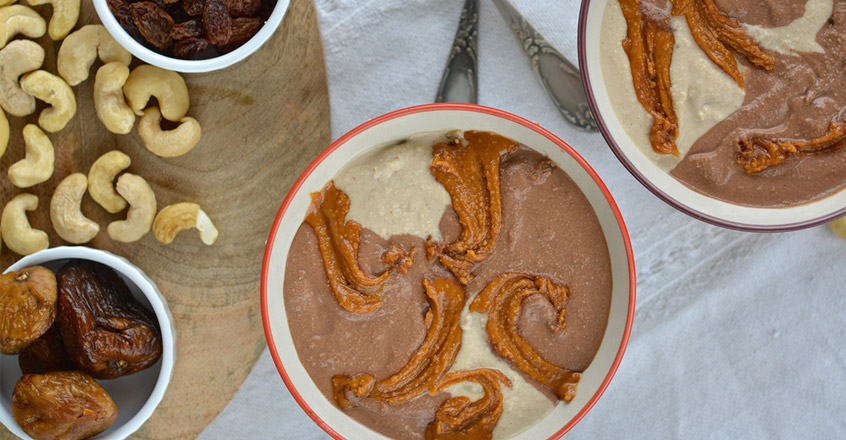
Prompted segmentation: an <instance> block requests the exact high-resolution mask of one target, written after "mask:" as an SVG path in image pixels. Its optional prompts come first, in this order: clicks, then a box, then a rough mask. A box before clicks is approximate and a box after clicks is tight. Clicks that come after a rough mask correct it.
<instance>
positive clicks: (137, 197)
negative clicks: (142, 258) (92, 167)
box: [108, 173, 156, 243]
mask: <svg viewBox="0 0 846 440" xmlns="http://www.w3.org/2000/svg"><path fill="white" fill-rule="evenodd" d="M117 192H118V194H120V195H121V196H123V198H124V199H125V200H126V201H127V202H128V203H129V211H127V213H126V220H118V221H114V222H111V223H109V227H108V233H109V237H112V240H115V241H122V242H124V243H129V242H132V241H137V240H140V239H141V237H143V236H144V235H146V234H147V233H148V232H150V228H151V227H152V226H153V218H154V217H155V216H156V194H155V193H154V192H153V188H150V184H149V183H147V181H146V180H144V178H143V177H140V176H136V175H135V174H129V173H126V174H124V175H122V176H120V178H119V179H118V181H117Z"/></svg>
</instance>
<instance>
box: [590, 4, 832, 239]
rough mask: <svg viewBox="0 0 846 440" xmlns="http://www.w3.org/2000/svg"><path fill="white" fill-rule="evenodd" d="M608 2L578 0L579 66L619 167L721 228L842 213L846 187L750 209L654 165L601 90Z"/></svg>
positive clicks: (811, 221) (795, 222) (798, 224)
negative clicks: (801, 200) (801, 201)
mask: <svg viewBox="0 0 846 440" xmlns="http://www.w3.org/2000/svg"><path fill="white" fill-rule="evenodd" d="M607 6H608V0H582V7H581V12H580V15H579V43H578V52H579V67H580V68H581V74H582V83H583V84H584V86H585V95H586V96H587V100H588V103H589V104H590V108H591V111H592V112H593V116H594V118H596V122H597V124H598V125H599V130H600V131H601V132H602V136H603V137H605V141H606V142H607V143H608V145H609V146H610V147H611V150H612V151H613V152H614V154H615V155H616V156H617V158H618V159H619V160H620V162H621V163H622V164H623V166H624V167H626V169H627V170H629V172H630V173H631V174H632V176H634V177H635V178H636V179H637V180H638V181H640V183H641V184H643V186H645V187H646V188H647V189H648V190H650V191H652V193H653V194H655V195H656V196H658V197H659V198H660V199H661V200H663V201H665V202H667V203H668V204H669V205H670V206H673V207H674V208H676V209H678V210H679V211H682V212H684V213H685V214H688V215H690V216H692V217H694V218H696V219H699V220H702V221H704V222H707V223H711V224H713V225H717V226H722V227H724V228H731V229H737V230H742V231H753V232H785V231H793V230H797V229H803V228H809V227H812V226H816V225H819V224H822V223H826V222H829V221H832V220H834V219H836V218H838V217H841V216H843V215H846V191H840V192H838V193H836V194H833V195H830V196H828V197H824V198H822V199H819V200H816V201H813V202H810V203H806V204H802V205H797V206H791V207H786V208H755V207H750V206H741V205H736V204H734V203H728V202H725V201H722V200H718V199H716V198H714V197H710V196H707V195H705V194H703V193H700V192H698V191H696V190H693V189H691V188H690V187H688V186H687V185H685V184H683V183H681V182H680V181H678V180H676V179H675V178H674V177H673V176H671V175H670V174H669V173H667V172H666V171H664V170H663V169H661V168H660V167H658V165H656V164H655V162H654V161H653V160H652V159H651V158H649V157H648V156H647V155H646V154H644V153H643V151H642V150H641V149H639V148H638V147H637V146H636V145H635V143H634V142H633V141H632V140H631V138H630V137H629V135H628V134H626V131H625V128H624V125H625V124H624V123H623V122H624V121H620V119H619V118H617V114H616V113H615V111H614V107H613V106H612V104H611V100H612V99H613V97H611V96H609V95H608V90H607V89H606V88H605V78H604V76H603V72H602V62H601V60H600V36H601V35H602V17H603V15H604V14H605V9H606V7H607Z"/></svg>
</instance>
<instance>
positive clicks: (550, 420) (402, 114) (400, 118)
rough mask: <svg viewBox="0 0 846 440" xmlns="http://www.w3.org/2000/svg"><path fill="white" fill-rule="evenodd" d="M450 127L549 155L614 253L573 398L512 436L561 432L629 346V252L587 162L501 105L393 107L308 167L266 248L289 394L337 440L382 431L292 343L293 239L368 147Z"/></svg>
mask: <svg viewBox="0 0 846 440" xmlns="http://www.w3.org/2000/svg"><path fill="white" fill-rule="evenodd" d="M451 129H461V130H470V129H475V130H488V131H494V132H497V133H499V134H501V135H503V136H507V137H509V138H511V139H514V140H517V141H519V142H521V143H523V144H525V145H528V146H529V147H531V148H533V149H535V150H537V151H539V152H541V153H544V154H546V155H547V156H549V158H550V159H552V160H553V161H555V163H556V164H558V166H559V167H560V168H561V169H563V170H564V171H565V172H566V173H567V174H569V176H570V177H571V178H572V179H573V181H575V182H576V183H577V184H578V185H579V187H580V188H581V190H582V192H584V194H585V196H586V197H587V199H588V200H589V201H590V203H591V205H592V206H593V209H594V210H595V211H596V214H597V218H598V219H599V223H600V225H601V226H602V230H603V232H604V234H605V239H606V241H607V244H608V250H609V254H610V256H611V270H612V279H613V290H612V295H611V308H610V312H609V317H608V327H607V328H606V330H605V336H604V338H603V340H602V344H601V346H600V347H599V351H598V352H597V354H596V357H595V358H594V360H593V363H592V364H591V365H590V367H589V368H588V369H587V370H585V372H584V374H583V375H582V379H581V381H580V382H579V392H578V394H577V396H576V398H575V399H574V400H573V401H572V402H570V403H567V404H565V403H560V404H559V405H557V406H556V408H555V410H553V411H552V412H551V413H550V414H549V415H548V416H547V417H545V418H544V419H543V420H541V421H540V422H539V423H537V424H536V425H534V426H533V427H531V428H529V429H528V430H527V431H525V432H524V433H522V434H521V435H519V436H517V437H516V438H520V439H532V440H534V439H540V438H558V437H560V436H562V435H564V433H565V432H567V431H568V430H570V429H571V428H572V427H573V426H574V425H575V424H576V423H578V422H579V420H581V419H582V417H584V416H585V414H587V412H588V411H589V410H590V409H591V408H592V407H593V405H594V404H595V403H596V401H597V400H599V397H600V396H601V395H602V393H603V392H604V391H605V389H606V388H607V387H608V384H609V383H610V382H611V378H612V377H613V376H614V373H615V372H616V371H617V367H618V366H619V364H620V361H621V360H622V358H623V353H624V352H625V350H626V344H627V343H628V340H629V334H630V333H631V328H632V320H633V318H634V310H635V267H634V255H633V254H632V248H631V243H630V242H629V236H628V232H627V231H626V225H625V223H624V222H623V217H622V215H621V214H620V211H619V209H617V205H616V203H614V199H613V197H611V194H610V193H609V192H608V189H607V188H606V187H605V185H604V184H603V183H602V180H601V179H600V178H599V176H598V175H597V174H596V172H594V171H593V169H592V168H591V167H590V165H588V164H587V162H585V160H584V159H582V158H581V156H579V155H578V153H576V151H575V150H573V148H571V147H570V146H569V145H567V144H566V143H565V142H564V141H562V140H561V139H559V138H557V137H556V136H555V135H553V134H552V133H550V132H548V131H546V130H544V129H543V128H541V127H540V126H538V125H537V124H535V123H533V122H530V121H527V120H525V119H523V118H520V117H518V116H514V115H512V114H510V113H507V112H504V111H502V110H496V109H493V108H488V107H482V106H477V105H469V104H432V105H424V106H419V107H411V108H407V109H403V110H397V111H395V112H392V113H388V114H386V115H384V116H381V117H378V118H376V119H373V120H371V121H369V122H366V123H364V124H363V125H361V126H359V127H358V128H356V129H354V130H352V131H351V132H349V133H347V134H346V135H344V136H343V137H341V138H340V139H338V140H337V141H336V142H335V143H333V144H332V145H331V146H330V147H329V148H327V149H326V150H325V151H324V152H323V153H321V154H320V156H318V157H317V159H315V160H314V162H312V164H311V165H309V167H308V168H307V169H306V170H305V171H304V172H303V174H302V175H301V176H300V178H299V179H298V180H297V181H296V183H295V184H294V187H293V188H292V189H291V191H290V192H289V193H288V195H287V197H285V200H284V201H283V202H282V207H281V208H280V209H279V214H278V215H277V216H276V220H275V221H274V222H273V227H272V229H271V231H270V237H269V238H268V240H267V247H266V249H265V254H264V266H263V268H262V279H261V311H262V319H263V321H264V331H265V335H266V337H267V344H268V346H269V347H270V353H271V355H272V356H273V360H274V362H275V363H276V368H277V369H278V370H279V374H280V375H281V376H282V380H284V381H285V385H287V386H288V390H290V392H291V394H292V395H293V396H294V399H296V400H297V402H298V403H299V404H300V406H301V407H302V408H303V410H305V412H306V413H307V414H308V415H309V416H310V417H311V418H312V419H313V420H314V421H315V422H316V423H317V424H318V425H319V426H320V427H321V428H323V429H324V430H325V431H326V432H327V433H328V434H329V435H331V436H332V437H334V438H336V439H343V438H347V439H384V438H386V437H384V436H382V435H380V434H378V433H376V432H375V431H372V430H370V429H369V428H367V427H365V426H364V425H361V424H359V423H358V422H356V421H355V420H353V419H352V418H350V417H348V416H346V415H345V414H344V413H343V412H342V411H341V410H340V409H338V408H337V407H335V405H333V404H332V403H331V402H330V401H329V400H327V399H326V398H325V397H324V396H323V394H322V393H321V392H320V390H318V388H317V386H316V385H315V384H314V382H312V380H311V378H310V377H309V375H308V373H307V372H306V370H305V368H304V367H303V365H302V363H301V362H300V360H299V357H298V356H297V352H296V349H295V348H294V342H293V339H292V337H291V332H290V329H289V327H288V319H287V315H286V311H285V302H284V301H283V297H282V295H283V281H284V280H283V278H284V274H285V264H286V262H287V260H288V251H289V248H290V246H291V242H292V240H293V238H294V234H295V233H296V231H297V229H298V228H299V227H300V225H301V224H302V222H303V219H304V218H305V213H306V210H307V209H308V206H309V204H310V203H311V199H310V198H309V193H311V192H315V191H319V190H320V189H321V188H322V187H323V186H324V185H325V184H326V182H328V181H329V180H330V179H332V178H333V176H334V175H335V174H337V173H338V171H340V170H341V168H343V167H344V165H346V164H347V163H349V162H350V161H351V160H353V159H354V158H355V157H356V156H358V155H359V154H361V153H363V152H365V151H367V150H368V149H369V148H371V147H375V146H378V145H383V144H385V143H388V142H391V141H398V140H400V139H403V138H406V137H407V136H409V135H411V134H414V133H419V132H428V131H446V130H451Z"/></svg>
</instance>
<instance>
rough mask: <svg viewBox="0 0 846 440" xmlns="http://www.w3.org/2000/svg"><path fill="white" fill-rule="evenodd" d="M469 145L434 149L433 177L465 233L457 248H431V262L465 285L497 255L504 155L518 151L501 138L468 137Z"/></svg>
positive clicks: (472, 134)
mask: <svg viewBox="0 0 846 440" xmlns="http://www.w3.org/2000/svg"><path fill="white" fill-rule="evenodd" d="M464 138H465V140H466V141H467V144H466V145H465V144H463V143H461V141H460V140H458V139H456V140H455V141H453V142H452V143H440V144H437V145H435V146H434V147H432V150H433V151H432V153H433V156H434V159H433V160H432V166H431V167H430V171H431V172H432V175H433V176H434V177H435V180H437V181H438V182H439V183H440V184H441V185H443V186H444V188H445V189H446V191H447V192H448V193H449V196H450V199H451V200H452V209H453V210H455V213H456V214H457V215H458V221H459V223H460V224H461V227H462V228H463V229H462V231H461V235H460V236H459V238H458V241H456V242H454V243H449V244H445V243H434V242H432V241H431V240H429V241H427V242H426V252H427V254H428V255H429V257H430V258H431V257H433V256H435V255H437V256H438V259H439V260H440V262H441V264H443V265H444V266H446V267H447V268H448V269H449V270H450V271H451V272H452V273H453V275H455V276H456V278H458V280H459V281H461V282H462V283H463V284H467V283H468V282H469V281H470V279H471V278H472V274H471V272H472V271H473V268H474V267H475V265H476V264H477V263H480V262H482V261H484V260H485V259H487V258H488V257H489V256H490V255H491V254H492V253H493V247H494V245H495V244H496V238H497V236H499V232H500V229H501V228H502V200H501V197H500V195H501V193H500V182H499V181H500V175H499V170H500V164H501V162H502V158H503V156H504V155H506V154H508V153H511V152H513V151H515V150H516V149H517V143H516V142H514V141H513V140H511V139H508V138H505V137H503V136H500V135H498V134H496V133H491V132H484V131H468V132H465V133H464Z"/></svg>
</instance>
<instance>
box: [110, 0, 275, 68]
mask: <svg viewBox="0 0 846 440" xmlns="http://www.w3.org/2000/svg"><path fill="white" fill-rule="evenodd" d="M106 2H107V0H93V3H94V9H96V10H97V15H98V16H99V17H100V21H101V22H102V23H103V26H105V27H106V29H107V30H108V31H109V33H110V34H111V35H112V37H114V39H115V40H117V42H118V43H120V45H121V46H123V47H124V48H125V49H126V50H128V51H129V52H130V53H132V55H133V56H135V57H137V58H138V59H140V60H141V61H144V62H145V63H147V64H152V65H154V66H157V67H161V68H162V69H167V70H173V71H176V72H182V73H204V72H213V71H215V70H220V69H225V68H227V67H229V66H231V65H233V64H235V63H238V62H240V61H242V60H244V59H245V58H247V57H248V56H250V55H252V54H253V53H255V52H256V51H257V50H258V49H259V48H260V47H261V46H262V45H264V43H266V42H267V41H268V40H269V39H270V37H271V36H273V34H274V33H276V30H277V29H278V28H279V25H280V24H281V23H282V19H283V18H284V17H285V14H286V13H287V11H288V7H289V6H290V0H278V1H277V3H276V7H275V8H273V12H272V13H271V14H270V17H269V18H268V19H267V21H265V22H264V24H263V25H262V27H261V29H260V30H259V31H258V33H256V34H255V35H253V37H252V38H250V39H249V40H247V42H246V43H244V44H243V45H241V47H239V48H237V49H235V50H233V51H232V52H229V53H227V54H223V55H220V56H216V57H214V58H208V59H204V60H182V59H179V58H173V57H169V56H166V55H162V54H160V53H158V52H154V51H153V50H151V49H148V48H146V47H144V45H142V44H141V43H139V42H138V41H137V40H135V38H132V36H131V35H129V33H128V32H126V30H124V29H123V26H121V25H120V23H119V22H118V21H117V19H116V18H115V16H114V15H113V14H112V11H111V10H110V9H109V6H108V4H107V3H106Z"/></svg>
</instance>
